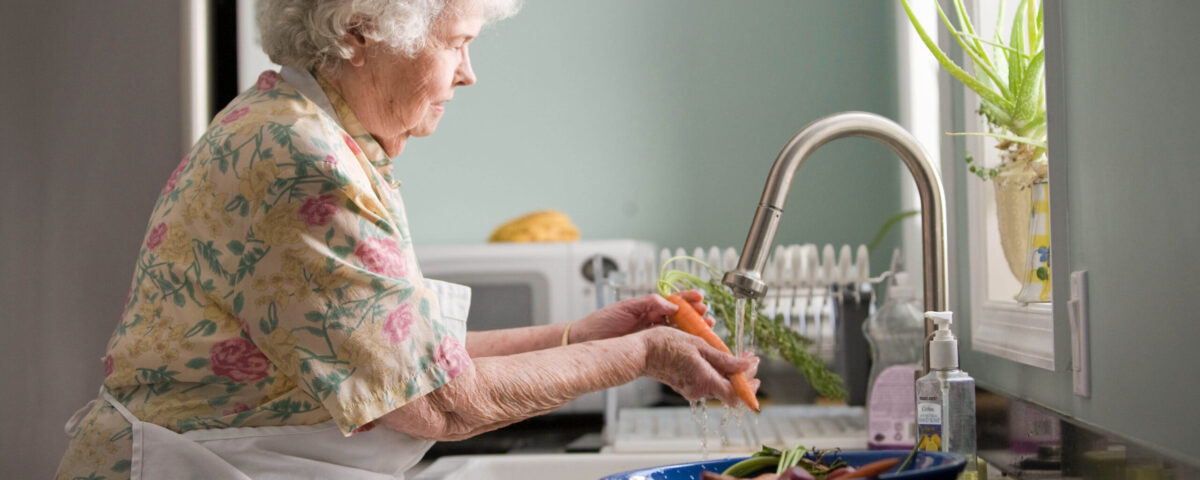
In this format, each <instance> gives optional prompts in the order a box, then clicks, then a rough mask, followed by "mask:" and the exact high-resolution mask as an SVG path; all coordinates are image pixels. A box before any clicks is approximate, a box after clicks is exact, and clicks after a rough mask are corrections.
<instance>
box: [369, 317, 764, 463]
mask: <svg viewBox="0 0 1200 480" xmlns="http://www.w3.org/2000/svg"><path fill="white" fill-rule="evenodd" d="M754 363H755V362H754V360H753V357H743V358H738V357H734V356H732V355H728V354H726V353H723V352H720V351H718V350H716V349H714V348H712V347H711V346H709V345H707V344H705V343H704V341H703V340H701V339H699V338H697V337H693V336H691V335H688V334H686V333H683V332H680V331H678V330H675V329H672V328H654V329H649V330H646V331H643V332H639V333H636V334H633V335H625V336H622V337H616V338H611V339H607V340H600V341H595V342H589V343H582V344H577V345H571V346H568V347H565V348H553V349H545V350H539V351H534V352H528V353H522V354H517V355H510V356H500V357H484V358H478V359H475V360H474V368H471V369H468V370H467V371H465V372H463V373H462V374H460V375H459V376H458V377H456V378H455V379H454V380H453V381H451V382H450V383H448V384H446V385H444V386H442V387H441V388H438V389H436V390H434V391H433V392H431V393H429V394H427V395H425V396H423V397H421V398H419V399H417V400H414V401H413V402H410V403H409V404H407V405H405V406H403V407H400V408H397V409H396V410H393V411H392V412H390V413H388V414H387V415H384V416H383V418H382V421H383V424H384V425H386V426H388V427H389V428H392V429H394V430H397V431H400V432H404V433H407V434H409V435H412V436H414V437H417V438H425V439H431V440H460V439H463V438H468V437H471V436H474V435H477V434H480V433H483V432H486V431H489V430H494V429H496V428H500V427H502V426H505V425H508V424H511V423H513V422H517V421H520V420H523V419H526V418H529V417H531V416H534V415H538V414H542V413H546V412H549V411H551V410H554V409H556V408H558V407H561V406H563V405H565V404H566V403H567V402H569V401H571V400H573V399H575V398H577V397H579V396H580V395H583V394H585V393H588V392H592V391H596V390H601V389H604V388H608V387H614V386H617V385H621V384H624V383H627V382H629V381H631V380H633V379H635V378H637V377H639V376H643V375H644V376H648V377H652V378H655V379H657V380H659V381H661V382H663V383H666V384H667V385H669V386H671V387H672V388H674V389H675V390H676V391H678V392H680V394H682V395H683V396H684V397H685V398H688V399H699V398H704V397H716V398H721V399H722V400H724V401H725V402H727V403H729V404H731V405H732V404H734V403H735V402H736V401H737V400H736V398H737V397H736V396H735V395H734V393H733V387H732V386H731V385H730V384H729V381H728V380H727V379H726V377H727V376H728V375H729V374H731V373H734V372H743V371H746V370H748V369H750V368H751V367H752V366H753V365H754ZM752 386H754V387H755V388H757V381H752Z"/></svg>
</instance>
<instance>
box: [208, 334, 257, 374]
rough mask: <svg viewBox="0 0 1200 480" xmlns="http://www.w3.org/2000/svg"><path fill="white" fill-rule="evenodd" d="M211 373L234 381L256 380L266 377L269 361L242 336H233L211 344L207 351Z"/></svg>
mask: <svg viewBox="0 0 1200 480" xmlns="http://www.w3.org/2000/svg"><path fill="white" fill-rule="evenodd" d="M208 360H209V363H210V367H209V368H211V369H212V371H213V373H215V374H217V375H220V376H222V377H226V378H228V379H230V380H233V381H235V382H243V383H249V382H257V381H259V380H262V379H263V378H266V376H267V369H268V368H270V366H271V362H270V360H267V356H266V355H263V353H262V351H261V350H259V349H258V347H256V346H254V344H253V343H250V341H249V340H246V339H244V338H242V337H234V338H230V339H227V340H222V341H221V342H219V343H217V344H216V345H213V347H212V350H210V351H209V352H208Z"/></svg>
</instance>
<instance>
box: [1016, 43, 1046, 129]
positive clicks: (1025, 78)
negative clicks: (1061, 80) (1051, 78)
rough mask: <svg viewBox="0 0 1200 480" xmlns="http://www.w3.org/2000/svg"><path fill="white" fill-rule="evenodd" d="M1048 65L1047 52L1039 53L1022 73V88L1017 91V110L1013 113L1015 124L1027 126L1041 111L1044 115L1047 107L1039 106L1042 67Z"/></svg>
mask: <svg viewBox="0 0 1200 480" xmlns="http://www.w3.org/2000/svg"><path fill="white" fill-rule="evenodd" d="M1045 64H1046V52H1045V51H1039V52H1037V54H1036V55H1034V56H1033V60H1031V61H1030V62H1029V64H1028V65H1027V66H1026V67H1025V71H1023V72H1021V75H1020V76H1021V84H1020V88H1018V89H1017V91H1016V98H1015V99H1014V103H1015V104H1016V110H1015V111H1014V112H1013V123H1016V124H1018V125H1021V124H1025V123H1027V122H1029V121H1030V120H1032V119H1034V117H1036V116H1038V114H1039V111H1040V112H1042V115H1044V112H1045V107H1042V106H1041V105H1039V102H1038V99H1039V92H1040V91H1041V83H1042V81H1041V80H1042V78H1044V77H1043V76H1042V67H1044V66H1045Z"/></svg>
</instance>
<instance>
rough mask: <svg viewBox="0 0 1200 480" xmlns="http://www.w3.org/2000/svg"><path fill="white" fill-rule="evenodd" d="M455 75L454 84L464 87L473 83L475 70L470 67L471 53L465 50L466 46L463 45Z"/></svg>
mask: <svg viewBox="0 0 1200 480" xmlns="http://www.w3.org/2000/svg"><path fill="white" fill-rule="evenodd" d="M455 77H456V78H455V82H454V84H455V86H460V87H465V86H468V85H474V84H475V70H473V69H472V68H471V54H470V53H468V52H467V48H466V47H463V56H462V62H461V63H459V64H458V72H457V74H456V75H455Z"/></svg>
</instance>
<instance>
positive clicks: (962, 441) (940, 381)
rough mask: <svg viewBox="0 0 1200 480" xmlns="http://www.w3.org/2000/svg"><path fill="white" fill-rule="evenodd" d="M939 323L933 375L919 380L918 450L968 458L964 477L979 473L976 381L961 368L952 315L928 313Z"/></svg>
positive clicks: (931, 347) (931, 353)
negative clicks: (976, 438) (949, 453)
mask: <svg viewBox="0 0 1200 480" xmlns="http://www.w3.org/2000/svg"><path fill="white" fill-rule="evenodd" d="M925 318H927V319H929V320H931V321H933V322H934V324H935V330H934V332H933V334H932V339H930V341H929V373H928V374H926V375H925V376H923V377H921V378H919V379H917V385H916V392H917V437H918V442H919V443H918V445H917V448H919V449H921V450H929V451H942V452H952V453H957V454H960V455H962V456H964V457H966V458H967V468H966V469H965V470H964V477H970V476H971V475H973V474H974V472H976V471H977V460H976V457H975V379H973V378H971V376H970V375H967V373H966V372H964V371H962V370H960V369H959V368H958V340H957V339H956V338H954V332H951V331H950V325H951V324H952V323H953V322H954V314H953V313H952V312H925Z"/></svg>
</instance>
